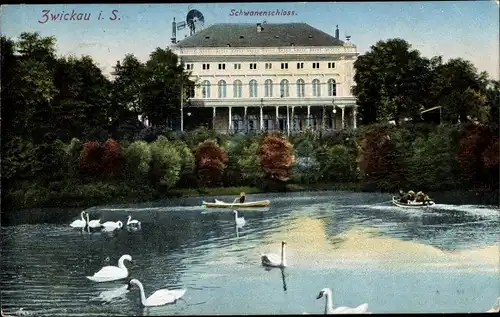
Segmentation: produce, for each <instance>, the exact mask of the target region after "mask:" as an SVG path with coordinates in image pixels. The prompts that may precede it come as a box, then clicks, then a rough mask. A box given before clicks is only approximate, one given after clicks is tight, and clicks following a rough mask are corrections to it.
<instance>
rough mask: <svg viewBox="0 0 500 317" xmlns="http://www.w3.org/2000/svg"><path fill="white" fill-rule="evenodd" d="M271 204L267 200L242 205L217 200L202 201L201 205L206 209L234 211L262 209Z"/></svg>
mask: <svg viewBox="0 0 500 317" xmlns="http://www.w3.org/2000/svg"><path fill="white" fill-rule="evenodd" d="M270 204H271V201H269V200H259V201H248V202H244V203H226V202H224V201H222V200H217V199H215V201H214V202H213V203H211V202H207V201H203V203H202V205H203V206H204V207H206V208H225V209H234V208H262V207H268V206H269V205H270Z"/></svg>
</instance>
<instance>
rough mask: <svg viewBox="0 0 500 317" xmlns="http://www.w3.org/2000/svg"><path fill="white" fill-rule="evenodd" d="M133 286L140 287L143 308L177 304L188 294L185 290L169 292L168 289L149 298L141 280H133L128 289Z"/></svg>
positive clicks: (161, 290) (158, 291) (159, 291)
mask: <svg viewBox="0 0 500 317" xmlns="http://www.w3.org/2000/svg"><path fill="white" fill-rule="evenodd" d="M132 284H135V285H137V286H139V289H140V290H141V304H142V305H143V306H162V305H166V304H171V303H175V302H176V301H177V300H178V299H180V298H182V296H184V294H185V293H186V290H185V289H176V290H168V289H165V288H164V289H160V290H157V291H156V292H154V293H153V294H151V296H149V297H148V298H146V295H145V294H144V286H142V283H141V282H139V280H136V279H132V280H130V282H129V283H128V289H130V288H131V287H132Z"/></svg>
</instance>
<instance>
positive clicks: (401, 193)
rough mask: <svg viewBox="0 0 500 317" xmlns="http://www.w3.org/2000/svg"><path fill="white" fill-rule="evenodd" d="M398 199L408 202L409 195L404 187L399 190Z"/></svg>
mask: <svg viewBox="0 0 500 317" xmlns="http://www.w3.org/2000/svg"><path fill="white" fill-rule="evenodd" d="M398 200H399V201H400V202H401V203H403V204H406V203H408V195H407V194H406V193H405V192H404V191H403V190H402V189H400V190H399V197H398Z"/></svg>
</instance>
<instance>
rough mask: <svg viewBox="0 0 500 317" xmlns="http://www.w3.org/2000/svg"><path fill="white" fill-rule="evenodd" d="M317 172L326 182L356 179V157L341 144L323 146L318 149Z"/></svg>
mask: <svg viewBox="0 0 500 317" xmlns="http://www.w3.org/2000/svg"><path fill="white" fill-rule="evenodd" d="M318 152H319V153H318V155H317V156H318V158H319V160H318V161H319V170H320V172H319V174H320V175H321V178H322V179H323V180H324V181H327V182H336V183H342V182H353V181H355V180H356V173H357V172H356V167H357V166H356V157H355V156H353V154H352V153H350V152H349V149H348V148H347V147H345V146H343V145H340V144H337V145H333V146H328V147H323V148H321V149H320V150H319V151H318Z"/></svg>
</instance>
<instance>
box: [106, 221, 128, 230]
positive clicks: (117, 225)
mask: <svg viewBox="0 0 500 317" xmlns="http://www.w3.org/2000/svg"><path fill="white" fill-rule="evenodd" d="M102 226H103V227H104V229H106V230H116V229H120V228H121V227H123V222H121V221H120V220H118V221H117V222H114V221H106V222H105V223H103V224H102Z"/></svg>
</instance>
